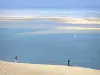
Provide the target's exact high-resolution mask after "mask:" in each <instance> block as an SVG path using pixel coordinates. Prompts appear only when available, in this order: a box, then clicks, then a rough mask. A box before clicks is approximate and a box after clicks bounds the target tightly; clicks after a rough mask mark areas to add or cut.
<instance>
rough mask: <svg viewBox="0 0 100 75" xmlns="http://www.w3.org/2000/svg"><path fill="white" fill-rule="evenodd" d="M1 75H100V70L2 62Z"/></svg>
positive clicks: (0, 66)
mask: <svg viewBox="0 0 100 75" xmlns="http://www.w3.org/2000/svg"><path fill="white" fill-rule="evenodd" d="M0 75H100V70H94V69H88V68H81V67H68V66H60V65H58V66H57V65H43V64H25V63H15V62H5V61H0Z"/></svg>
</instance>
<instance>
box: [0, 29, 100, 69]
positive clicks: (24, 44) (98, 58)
mask: <svg viewBox="0 0 100 75" xmlns="http://www.w3.org/2000/svg"><path fill="white" fill-rule="evenodd" d="M25 31H33V29H16V28H15V29H14V28H11V29H9V28H0V60H6V61H14V57H15V56H16V55H17V56H18V61H19V62H24V63H36V64H48V63H49V61H51V60H52V61H53V62H52V64H56V65H67V60H68V59H70V60H71V65H72V66H81V67H87V68H94V69H100V34H96V33H95V34H86V33H85V34H81V33H80V34H76V38H74V37H73V34H44V35H42V34H37V35H36V34H31V35H15V34H16V33H20V32H25ZM34 31H37V30H34ZM12 36H13V37H12ZM9 37H11V38H9Z"/></svg>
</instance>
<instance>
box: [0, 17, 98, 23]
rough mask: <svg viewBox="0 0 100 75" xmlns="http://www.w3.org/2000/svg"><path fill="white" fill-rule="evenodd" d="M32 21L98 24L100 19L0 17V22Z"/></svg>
mask: <svg viewBox="0 0 100 75" xmlns="http://www.w3.org/2000/svg"><path fill="white" fill-rule="evenodd" d="M34 19H48V20H52V21H58V22H63V23H72V24H100V18H75V17H42V16H34V17H0V21H32V20H34Z"/></svg>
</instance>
